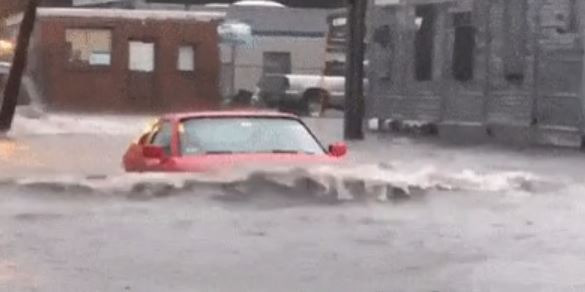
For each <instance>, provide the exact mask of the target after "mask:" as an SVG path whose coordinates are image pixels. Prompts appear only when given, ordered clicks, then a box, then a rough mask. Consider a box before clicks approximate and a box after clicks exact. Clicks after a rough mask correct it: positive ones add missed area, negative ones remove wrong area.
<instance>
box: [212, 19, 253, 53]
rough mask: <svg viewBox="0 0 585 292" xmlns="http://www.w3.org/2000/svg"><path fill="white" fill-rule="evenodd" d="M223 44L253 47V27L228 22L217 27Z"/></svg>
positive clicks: (237, 22)
mask: <svg viewBox="0 0 585 292" xmlns="http://www.w3.org/2000/svg"><path fill="white" fill-rule="evenodd" d="M217 33H218V35H219V38H220V41H221V43H222V44H228V45H232V46H248V47H250V46H252V44H253V38H252V27H251V26H250V25H249V24H247V23H244V22H239V21H227V22H224V23H222V24H221V25H219V26H218V27H217Z"/></svg>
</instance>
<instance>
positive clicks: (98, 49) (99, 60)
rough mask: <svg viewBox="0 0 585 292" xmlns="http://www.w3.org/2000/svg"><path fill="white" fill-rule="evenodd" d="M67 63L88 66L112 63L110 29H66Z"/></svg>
mask: <svg viewBox="0 0 585 292" xmlns="http://www.w3.org/2000/svg"><path fill="white" fill-rule="evenodd" d="M65 41H66V43H67V50H68V51H67V53H68V54H67V58H68V60H67V61H68V62H69V63H73V64H80V65H88V66H109V65H111V64H112V31H111V30H109V29H67V30H66V31H65Z"/></svg>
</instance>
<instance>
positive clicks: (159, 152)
mask: <svg viewBox="0 0 585 292" xmlns="http://www.w3.org/2000/svg"><path fill="white" fill-rule="evenodd" d="M142 154H143V155H144V157H145V158H150V159H159V160H162V159H164V158H165V157H166V154H165V151H164V150H163V149H162V147H159V146H154V145H146V146H144V147H143V148H142Z"/></svg>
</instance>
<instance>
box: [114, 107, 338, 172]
mask: <svg viewBox="0 0 585 292" xmlns="http://www.w3.org/2000/svg"><path fill="white" fill-rule="evenodd" d="M346 152H347V147H346V145H345V144H343V143H337V144H333V145H330V146H329V147H328V148H324V147H323V146H322V144H321V143H320V142H319V141H318V139H317V138H316V136H315V135H314V134H313V132H311V130H310V129H309V128H308V127H307V126H306V125H305V124H304V123H303V121H302V120H301V119H300V118H298V117H297V116H294V115H290V114H285V113H277V112H259V111H247V112H245V111H220V112H199V113H186V114H170V115H165V116H163V117H161V118H159V119H157V120H156V121H155V122H154V123H153V124H152V125H151V126H149V127H148V129H147V130H146V131H145V132H144V133H143V134H142V135H141V136H140V138H139V139H138V140H137V141H135V142H133V143H132V144H131V145H130V147H129V148H128V150H127V152H126V154H125V155H124V157H123V165H124V168H125V170H126V171H128V172H207V171H211V170H217V169H220V170H221V169H226V168H231V167H234V166H238V165H246V166H254V165H259V164H263V163H265V164H271V165H290V164H295V163H297V164H313V163H334V162H338V161H340V160H341V159H342V158H343V157H344V156H345V155H346Z"/></svg>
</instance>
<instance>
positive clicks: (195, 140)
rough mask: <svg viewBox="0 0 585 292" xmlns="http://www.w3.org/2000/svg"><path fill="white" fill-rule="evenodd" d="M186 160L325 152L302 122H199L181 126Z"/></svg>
mask: <svg viewBox="0 0 585 292" xmlns="http://www.w3.org/2000/svg"><path fill="white" fill-rule="evenodd" d="M180 131H181V135H180V139H181V153H182V155H185V156H191V155H204V154H225V153H303V154H324V153H325V151H324V150H323V147H321V145H320V144H319V142H318V141H317V140H316V139H315V138H314V137H313V135H312V134H311V133H310V132H309V130H308V129H307V128H306V127H305V126H304V125H303V124H302V123H301V122H299V121H297V120H294V119H286V118H246V117H244V118H240V117H238V118H197V119H190V120H186V121H183V122H182V124H181V126H180Z"/></svg>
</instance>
